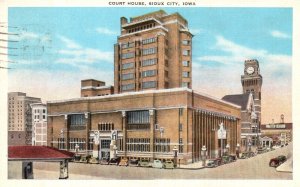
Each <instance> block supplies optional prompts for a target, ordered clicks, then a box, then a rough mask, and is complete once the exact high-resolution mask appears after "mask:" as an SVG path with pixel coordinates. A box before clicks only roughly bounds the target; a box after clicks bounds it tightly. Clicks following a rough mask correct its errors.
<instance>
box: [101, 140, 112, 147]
mask: <svg viewBox="0 0 300 187" xmlns="http://www.w3.org/2000/svg"><path fill="white" fill-rule="evenodd" d="M110 141H111V140H101V149H109V146H110Z"/></svg>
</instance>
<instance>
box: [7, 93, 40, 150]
mask: <svg viewBox="0 0 300 187" xmlns="http://www.w3.org/2000/svg"><path fill="white" fill-rule="evenodd" d="M40 102H41V99H40V98H35V97H29V96H26V93H22V92H10V93H8V145H31V143H32V113H31V108H30V104H32V103H40Z"/></svg>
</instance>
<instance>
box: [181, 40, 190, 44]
mask: <svg viewBox="0 0 300 187" xmlns="http://www.w3.org/2000/svg"><path fill="white" fill-rule="evenodd" d="M190 43H191V41H190V40H182V44H183V45H190Z"/></svg>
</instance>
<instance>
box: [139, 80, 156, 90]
mask: <svg viewBox="0 0 300 187" xmlns="http://www.w3.org/2000/svg"><path fill="white" fill-rule="evenodd" d="M142 88H143V89H144V88H156V81H148V82H142Z"/></svg>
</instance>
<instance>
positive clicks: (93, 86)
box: [81, 79, 114, 97]
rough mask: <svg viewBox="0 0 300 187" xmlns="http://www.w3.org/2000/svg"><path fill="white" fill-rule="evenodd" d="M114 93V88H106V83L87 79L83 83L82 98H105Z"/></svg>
mask: <svg viewBox="0 0 300 187" xmlns="http://www.w3.org/2000/svg"><path fill="white" fill-rule="evenodd" d="M113 93H114V87H113V86H105V82H102V81H98V80H94V79H87V80H82V81H81V97H92V96H103V95H110V94H113Z"/></svg>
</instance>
